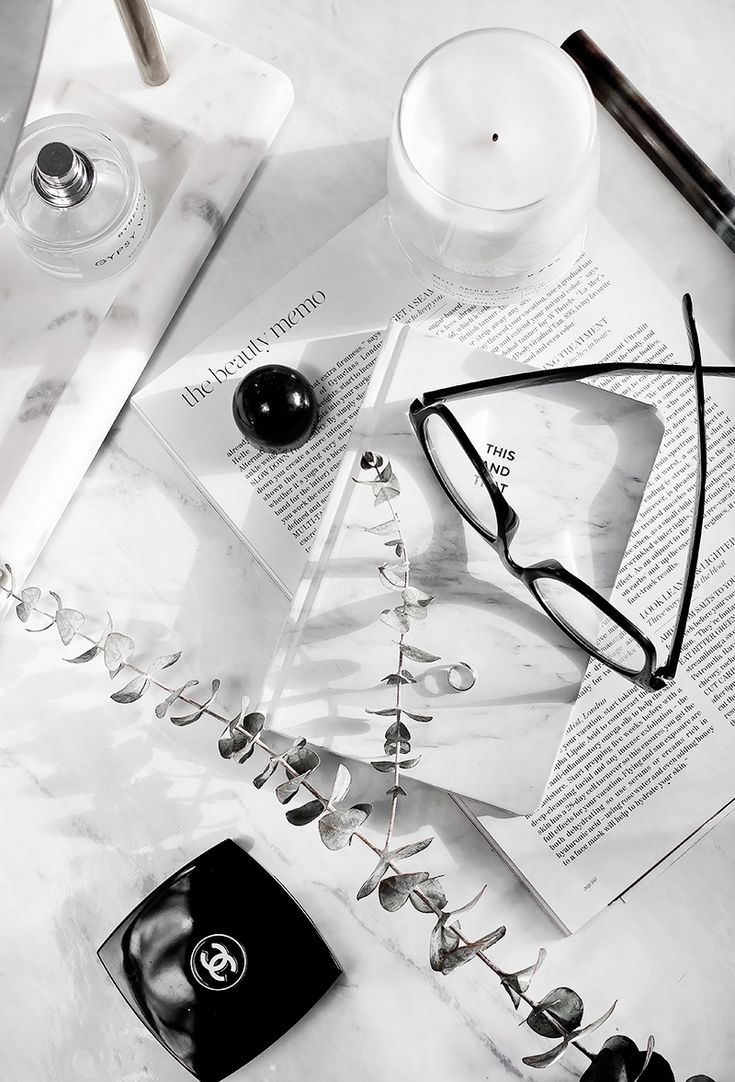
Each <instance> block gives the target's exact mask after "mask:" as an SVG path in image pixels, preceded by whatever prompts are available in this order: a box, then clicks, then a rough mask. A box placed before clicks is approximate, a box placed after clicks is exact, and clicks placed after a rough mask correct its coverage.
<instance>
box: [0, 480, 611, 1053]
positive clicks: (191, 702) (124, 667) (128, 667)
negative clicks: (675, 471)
mask: <svg viewBox="0 0 735 1082" xmlns="http://www.w3.org/2000/svg"><path fill="white" fill-rule="evenodd" d="M386 502H387V503H388V504H389V509H390V511H391V514H392V515H393V518H394V520H395V522H396V525H397V528H398V530H399V536H400V539H401V543H402V544H403V535H402V533H401V532H400V520H399V518H398V515H397V513H396V511H395V509H394V507H393V506H392V503H391V501H390V500H387V501H386ZM404 554H405V553H404ZM405 559H406V565H407V566H406V570H405V587H407V586H408V584H409V561H408V558H407V557H405ZM4 570H5V567H4V566H3V565H0V591H2V592H4V593H5V594H6V595H7V596H8V598H9V599H12V600H15V601H17V602H19V603H22V601H23V599H22V597H21V596H19V595H18V594H17V593H16V592H15V589H14V585H13V582H12V573H11V584H10V586H6V585H5V583H4V581H2V580H3V571H4ZM405 587H404V588H405ZM33 611H34V612H36V613H38V615H39V616H41V617H43V618H45V619H46V620H48V621H49V623H48V625H47V626H46V627H44V628H39V629H38V630H48V629H49V628H51V627H53V626H54V624H55V623H56V614H53V613H49V612H46V611H45V610H44V609H41V608H39V607H37V606H35V605H34V606H33ZM34 630H35V629H34ZM76 637H78V638H81V639H83V640H84V641H86V642H88V643H90V644H91V645H97V643H98V640H97V639H93V638H92V637H91V636H90V635H88V634H87V633H86V632H84V631H82V630H79V631H75V632H74V636H73V638H76ZM402 664H403V633H402V634H401V637H400V641H399V665H398V672H399V673H400V671H401V668H402ZM120 671H121V672H125V671H127V672H129V673H132V674H135V675H137V676H144V677H146V679H147V680H148V681H149V683H150V684H152V685H153V686H155V687H157V688H158V689H159V690H160V691H163V692H165V693H167V694H169V695H171V694H173V692H174V691H175V689H174V688H172V687H170V686H169V685H168V684H166V683H164V682H163V681H162V680H160V679H159V678H157V677H156V676H153V675H150V674H148V673H147V672H146V670H145V669H141V668H139V667H138V666H137V665H135V664H133V663H132V662H130V661H124V662H123V663H122V664H121V667H120ZM400 690H401V684H400V683H399V684H397V685H396V708H397V709H398V710H399V711H400V709H401V705H400V704H401V696H400ZM179 700H180V701H181V702H183V703H186V704H187V705H188V706H193V707H195V708H196V709H198V710H202V714H207V715H208V716H209V717H211V718H212V719H213V720H215V721H217V722H218V723H219V724H220V725H222V726H229V724H230V719H229V718H227V717H225V716H224V715H223V714H220V713H219V712H218V711H217V710H214V709H212V708H211V707H210V706H204V707H203V708H202V704H201V703H199V702H197V701H196V700H195V699H192V698H191V697H190V696H188V695H185V694H181V695H179V696H177V699H176V701H179ZM398 717H399V718H400V713H399V715H398ZM252 743H253V744H254V745H255V746H256V747H258V748H259V749H260V750H261V751H263V752H265V753H266V754H267V755H268V756H270V757H271V758H275V759H276V760H277V761H278V764H279V765H280V766H281V767H282V768H283V770H284V771H285V773H286V774H287V775H288V776H289V777H290V778H296V777H297V776H299V775H298V772H297V771H296V770H295V769H294V768H293V767H292V766H291V765H290V764H289V763H287V762H286V761H285V760H284V758H283V755H284V754H285V753H280V754H279V753H278V752H277V751H276V750H275V749H274V748H272V747H271V746H270V745H269V744H268V743H267V742H266V741H265V740H263V739H262V737H260V736H256V737H254V738H253V740H252ZM399 748H400V743H399V745H398V748H397V749H396V763H395V772H394V778H395V785H398V783H399V779H400V766H399V761H398V757H399V750H398V749H399ZM301 787H302V788H303V789H305V790H306V792H308V793H309V794H310V795H311V796H312V797H314V799H316V800H319V801H320V802H321V803H322V804H323V806H324V809H325V811H335V810H336V809H335V805H334V804H333V803H332V801H331V799H330V798H328V797H326V796H325V795H324V794H323V793H321V792H320V791H319V789H317V788H316V786H314V785H313V784H312V783H311V782H310V781H308V779H306V778H304V779H303V780H302V781H301ZM398 797H399V794H398V793H395V792H394V793H393V795H392V801H391V810H390V818H389V823H388V829H387V833H386V840H385V844H384V846H383V847H382V848H381V847H379V846H377V845H376V844H375V843H374V842H373V841H371V840H370V838H368V837H367V835H365V834H363V833H362V832H361V831H359V830H355V831H354V832H353V833H352V837H353V838H356V839H357V840H358V841H359V842H361V843H362V844H363V845H364V846H366V848H368V849H369V850H370V851H371V852H372V853H373V854H374V855H375V856H378V857H380V856H381V855H382V854H383V853H384V852H385V851H386V850H387V849H388V847H389V844H390V841H391V838H392V834H393V830H394V826H395V821H396V814H397V808H398ZM387 867H388V868H389V869H390V870H391V871H392V872H393V873H394V874H396V875H402V874H404V873H403V870H402V869H401V867H400V865H398V864H397V863H396V862H395V861H389V862H388V865H387ZM411 893H412V894H414V895H415V896H416V897H417V898H418V899H420V900H421V901H422V902H423V903H424V905H426V906H427V907H428V908H429V909H430V910H431V911H432V913H433V914H434V915H435V916H437V917H441V916H442V915H443V910H442V909H441V908H440V907H439V906H438V905H437V904H436V903H435V902H434V901H433V900H432V899H431V898H430V897H428V896H427V895H426V894H425V893H423V892H422V890H421V888H420V887H415V888H414V889H413V891H412V892H411ZM455 931H456V934H457V936H458V938H459V940H460V941H461V942H462V943H463V944H465V945H466V946H469V945H470V944H471V940H470V939H468V938H467V936H465V935H464V934H463V933H462V932H461V930H459V929H455ZM474 957H476V958H477V959H478V960H479V961H480V962H482V963H483V965H485V966H486V967H487V968H488V969H490V970H491V971H492V972H493V973H494V974H495V975H496V976H497V977H498V978H499V979H500V980H501V981H502V980H503V979H504V978H505V977H507V976H508V974H507V973H506V972H505V971H504V970H503V969H501V968H500V967H498V966H496V965H495V964H494V963H493V961H492V960H491V959H490V958H489V957H488V956H487V954H486V953H485V952H484V951H478V952H477V953H476V954H475V956H474ZM518 994H519V998H520V999H521V1000H523V1002H524V1003H526V1005H527V1006H528V1007H530V1008H531V1009H532V1010H533V1009H535V1008H536V1007H537V1004H536V1002H535V1001H534V1000H533V999H532V998H531V997H530V996H529V995H527V994H526V993H523V992H519V993H518ZM544 1016H545V1017H546V1018H547V1019H548V1021H549V1022H550V1023H551V1024H552V1026H553V1027H554V1028H555V1029H556V1030H557V1031H558V1033H559V1035H560V1036H562V1037H563V1036H566V1032H567V1031H566V1030H565V1028H564V1026H563V1025H562V1024H561V1023H560V1022H559V1021H558V1019H556V1018H555V1017H554V1016H553V1015H552V1014H549V1013H548V1012H547V1011H544ZM570 1043H571V1044H572V1045H573V1046H574V1047H576V1048H577V1050H578V1051H579V1052H581V1053H582V1054H583V1055H584V1056H586V1057H587V1059H589V1060H594V1058H595V1056H594V1055H593V1054H592V1053H591V1052H589V1051H588V1049H586V1048H585V1047H584V1046H583V1045H582V1044H580V1043H579V1042H578V1041H576V1040H575V1041H572V1042H570Z"/></svg>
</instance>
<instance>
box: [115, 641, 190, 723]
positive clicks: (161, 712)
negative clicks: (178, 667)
mask: <svg viewBox="0 0 735 1082" xmlns="http://www.w3.org/2000/svg"><path fill="white" fill-rule="evenodd" d="M98 649H99V647H98ZM198 683H199V681H198V680H187V681H186V683H185V684H182V685H181V687H180V688H176V689H175V691H172V692H171V694H170V695H167V696H166V698H165V699H164V700H163V702H162V703H159V704H158V706H157V707H156V709H155V711H154V713H155V715H156V717H157V718H165V717H166V714H167V713H168V710H169V708H170V707H172V706H173V704H174V703H175V702H176V700H177V699H180V698H181V696H182V695H184V694H185V693H186V692H187V691H188V690H189V688H193V687H196V685H197V684H198Z"/></svg>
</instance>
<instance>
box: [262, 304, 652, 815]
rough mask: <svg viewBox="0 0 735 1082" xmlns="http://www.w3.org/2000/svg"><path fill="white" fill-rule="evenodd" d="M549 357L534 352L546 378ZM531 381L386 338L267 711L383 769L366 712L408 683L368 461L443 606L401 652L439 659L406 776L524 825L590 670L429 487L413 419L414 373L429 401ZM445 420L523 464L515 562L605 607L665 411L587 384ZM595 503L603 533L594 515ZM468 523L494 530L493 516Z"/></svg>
mask: <svg viewBox="0 0 735 1082" xmlns="http://www.w3.org/2000/svg"><path fill="white" fill-rule="evenodd" d="M475 331H476V333H477V334H479V333H480V332H479V330H477V329H475ZM543 356H544V354H543V353H542V352H541V349H540V348H539V359H538V363H539V364H541V363H543V361H542V358H543ZM525 371H527V368H526V367H525V365H523V364H521V363H518V362H513V361H510V360H508V359H506V358H503V357H496V356H493V355H492V354H491V353H488V352H484V351H483V350H480V349H476V348H473V344H470V343H465V344H462V343H460V342H459V341H458V340H455V341H447V340H446V339H445V338H444V339H443V338H439V337H437V336H436V335H428V334H426V333H422V327H421V325H419V326H418V327H416V326H414V327H411V328H406V326H405V325H401V324H398V323H394V324H392V325H391V327H390V329H389V331H388V332H387V333H386V335H385V338H384V345H383V349H382V351H381V354H380V356H379V357H378V359H377V361H376V367H375V370H374V374H373V379H372V381H371V383H370V387H369V389H368V391H367V392H366V396H365V400H364V405H363V410H362V411H361V412H360V413H359V414H358V417H357V421H356V423H355V427H354V430H353V433H352V436H351V438H350V441H349V443H348V445H347V449H346V451H345V455H344V461H343V465H342V467H341V470H340V473H339V475H338V477H337V480H336V481H335V489H336V491H335V493H334V494H332V495H330V502H329V504H328V507H327V511H326V512H325V516H324V520H323V521H322V523H321V525H320V528H319V532H318V534H317V537H316V539H315V541H314V545H313V547H312V550H311V552H310V554H309V562H308V564H307V567H306V571H305V573H304V576H303V581H302V583H301V585H300V586H299V590H298V592H297V594H296V597H295V599H294V606H293V609H292V610H291V612H290V613H289V616H288V619H287V621H286V624H285V627H284V634H283V637H282V639H281V641H280V642H279V646H278V649H277V651H276V654H275V655H274V659H273V663H272V665H271V668H270V672H269V679H268V684H267V690H266V691H265V692H264V693H263V696H262V702H261V705H262V707H263V709H264V710H265V711H266V714H267V716H268V724H269V725H270V726H271V727H272V728H273V729H275V730H276V732H280V733H284V734H287V735H289V736H290V737H292V738H293V739H295V738H297V737H300V736H304V737H306V738H307V739H308V740H309V741H310V742H313V743H314V744H315V745H317V746H318V747H326V748H329V749H330V750H331V751H333V752H335V753H336V754H338V755H347V756H349V757H350V758H357V759H358V760H361V761H362V762H368V763H369V762H370V761H371V760H374V759H376V758H379V757H380V754H379V753H380V750H381V745H382V743H383V733H384V732H385V730H386V727H387V726H388V725H390V724H391V720H392V719H391V718H389V717H382V716H376V715H372V716H371V715H368V714H367V713H366V708H370V709H371V710H377V709H381V708H383V709H384V708H386V707H391V706H392V705H393V704H394V699H395V689H392V688H391V689H389V688H387V687H386V685H385V684H383V683H381V682H380V681H381V679H382V677H383V676H384V674H385V673H386V672H391V671H396V669H397V662H396V647H395V645H394V643H395V640H396V633H395V631H393V630H389V629H388V628H386V627H385V625H384V624H381V623H379V622H378V620H379V616H380V613H381V612H384V611H389V610H390V609H392V608H393V606H394V605H395V604H396V603H397V601H398V600H399V599H400V595H397V594H396V593H395V592H394V591H392V590H391V589H390V588H388V587H387V586H386V585H385V584H384V583H382V582H381V581H380V580H379V578H378V574H377V571H376V565H377V564H380V563H386V562H392V561H393V552H392V550H387V552H386V549H385V548H384V547H381V541H387V540H388V538H386V537H376V536H374V535H372V534H369V533H367V532H366V529H365V528H366V527H367V526H374V525H376V524H377V523H379V522H382V521H385V520H386V519H387V520H390V518H391V515H390V514H388V513H386V508H385V506H384V505H380V506H379V507H374V506H373V494H372V490H371V488H370V486H368V485H367V484H355V483H354V479H355V478H362V480H363V481H364V480H365V478H366V477H367V476H370V474H365V473H364V472H362V471H361V470H360V458H361V455H362V452H363V450H364V449H365V448H366V447H369V448H372V449H373V450H374V451H376V452H378V453H380V454H381V455H382V456H383V458H384V459H385V460H386V461H389V462H390V463H391V465H392V468H393V469H394V470H395V472H396V474H397V476H398V478H399V482H400V486H401V492H400V496H399V497H397V498H396V500H395V501H394V510H395V513H396V514H397V515H399V516H400V520H401V524H402V525H401V530H402V531H403V534H402V535H403V537H404V539H405V543H406V548H407V552H408V558H409V559H410V582H411V584H412V585H414V586H416V587H418V588H419V589H424V590H427V591H428V592H429V593H432V594H435V595H436V598H435V600H434V602H433V604H432V605H431V606H430V608H429V609H428V615H427V619H426V620H425V622H421V623H418V622H413V623H412V625H411V628H410V631H409V633H408V635H407V636H406V641H407V642H408V643H411V644H414V645H416V646H418V647H420V648H422V649H425V650H428V651H430V652H431V653H432V654H436V655H438V660H436V661H434V662H433V663H431V664H429V665H418V666H416V665H412V664H411V663H410V659H409V661H408V662H407V667H408V668H409V669H410V670H412V671H413V672H414V674H415V676H416V677H417V678H418V679H417V681H416V683H415V684H414V685H411V687H407V688H405V689H404V692H405V694H404V696H403V701H404V706H405V709H406V710H410V711H413V712H414V713H418V714H419V715H424V716H426V715H428V716H429V717H430V718H431V719H432V720H431V723H430V724H428V725H424V724H421V723H416V724H413V723H412V721H411V720H410V718H409V719H408V720H406V719H403V720H404V723H405V724H407V726H408V728H409V730H410V731H411V732H412V737H413V748H412V752H411V754H412V755H415V754H418V755H419V756H420V761H419V762H418V763H417V764H415V768H414V769H413V770H412V773H411V777H412V778H414V779H416V780H418V781H423V782H427V783H428V784H430V785H435V786H438V787H440V788H444V789H450V790H451V791H452V792H455V793H457V794H458V795H460V796H474V797H475V799H477V800H481V801H484V802H485V803H486V804H492V805H494V806H495V807H497V808H500V809H503V810H507V811H510V812H513V813H515V814H521V813H523V814H527V813H530V812H533V811H535V810H536V808H537V807H538V806H539V804H540V803H541V800H542V797H543V794H544V790H545V788H546V783H547V781H548V779H549V775H550V774H551V771H552V769H553V766H554V762H555V761H556V756H557V752H558V750H559V745H560V743H561V740H562V737H563V735H564V731H565V729H566V726H567V723H568V721H569V717H570V715H571V712H572V709H573V706H574V704H575V702H576V699H577V695H578V693H579V690H580V687H581V685H582V681H583V678H584V674H585V671H586V668H587V660H588V655H587V654H586V653H585V652H584V651H582V650H579V649H576V648H574V646H573V645H572V644H570V643H569V639H568V636H566V635H565V634H564V633H563V632H562V631H561V630H559V629H558V628H557V627H556V625H555V624H554V623H553V621H551V620H549V619H547V618H546V617H545V616H544V614H543V613H540V612H537V611H536V606H535V604H534V602H533V600H532V599H531V597H530V595H529V593H528V591H527V589H526V587H525V585H524V584H523V583H522V582H520V581H518V580H517V579H514V578H513V577H512V576H511V575H509V574H507V573H504V571H503V569H502V565H499V557H498V555H497V553H496V552H494V551H493V550H492V549H491V548H490V547H489V546H488V545H487V544H486V542H485V541H484V540H483V539H482V538H481V537H479V536H478V535H477V533H476V532H475V531H474V530H473V529H472V528H470V527H469V526H468V525H467V524H466V523H463V522H462V521H461V520H460V518H459V516H458V515H457V513H456V510H455V508H454V507H453V506H452V504H451V503H450V501H449V500H447V499H446V497H445V495H444V493H443V492H442V491H441V489H440V488H439V486H438V485H436V484H435V483H434V479H433V476H432V473H431V469H430V467H429V465H428V463H427V461H426V458H425V456H424V454H423V451H422V450H421V448H420V446H419V444H418V441H417V440H416V437H415V435H414V433H413V430H412V428H411V425H410V422H409V419H408V407H409V405H410V403H411V401H412V399H413V398H414V397H415V394H416V390H417V375H416V374H417V373H418V372H420V374H421V375H420V380H421V382H420V387H421V390H422V391H423V393H424V394H426V393H427V392H429V391H432V390H435V389H437V388H439V387H445V386H446V385H447V381H448V379H450V376H449V375H448V373H451V381H452V383H454V384H461V383H470V382H473V381H475V380H479V379H490V378H492V377H494V376H500V375H506V374H513V373H520V372H525ZM450 408H451V409H452V412H453V414H454V416H455V417H456V418H457V419H458V420H459V422H460V424H462V425H463V427H464V430H465V432H467V433H468V434H469V436H470V438H471V439H472V440H473V442H474V445H475V446H476V447H478V448H480V449H481V451H484V449H485V446H486V445H487V443H488V441H489V440H492V441H493V442H494V443H495V445H496V446H499V447H502V448H506V449H509V450H510V451H511V453H512V454H513V455H514V458H513V459H512V460H511V461H512V467H511V466H506V469H507V474H506V475H504V477H505V478H507V482H505V483H507V491H506V492H504V496H505V497H506V499H507V500H508V501H509V503H510V504H511V506H512V507H513V510H514V511H515V513H516V514H517V515H518V517H519V521H520V523H521V526H520V528H519V531H518V534H519V537H518V541H517V542H516V541H515V539H514V541H513V545H512V548H511V551H512V553H513V558H514V559H516V560H517V561H518V562H519V563H520V564H522V565H523V566H530V565H531V564H534V563H536V562H537V561H539V560H543V559H547V558H548V554H549V553H551V552H553V553H554V554H555V555H560V556H562V557H563V561H564V563H565V566H567V568H568V569H569V570H571V571H573V572H574V573H575V574H577V575H579V576H580V577H581V578H583V579H584V581H585V582H589V583H590V584H594V586H595V587H596V589H598V590H600V591H601V592H602V593H603V594H607V595H608V596H609V594H610V592H611V590H612V586H613V584H614V582H615V576H616V573H617V570H618V568H619V566H620V562H621V560H622V557H623V553H624V551H625V546H626V543H627V540H628V537H629V534H630V531H631V529H632V527H633V523H634V521H635V516H636V514H637V511H638V507H639V505H640V501H641V498H642V496H643V491H644V488H645V484H646V480H647V478H648V475H649V473H650V470H651V467H652V465H653V462H654V459H655V457H656V452H657V450H658V446H659V443H660V440H661V435H662V424H661V421H660V419H659V418H658V417H657V416H656V414H655V411H654V410H653V409H652V408H651V407H650V406H648V405H644V404H642V403H638V402H632V401H631V400H630V399H625V398H622V397H618V396H614V395H610V394H608V393H607V392H605V391H603V390H601V389H600V388H599V387H590V386H588V385H578V386H576V387H574V388H570V387H568V386H565V387H564V388H563V389H561V390H559V389H558V388H557V389H551V390H549V389H548V388H547V389H546V391H545V393H542V394H541V395H535V394H534V395H529V394H526V393H524V392H513V391H508V392H505V393H504V395H503V396H502V398H501V399H500V400H498V399H496V398H490V399H489V400H487V399H465V400H464V401H462V400H459V401H456V402H453V403H452V404H451V407H450ZM621 449H624V452H625V453H624V455H621ZM445 454H446V452H445ZM448 457H449V456H448V455H447V458H448ZM445 461H446V459H445ZM450 461H451V459H450ZM491 461H492V460H491ZM501 461H502V460H501ZM580 462H583V463H584V468H583V469H582V470H579V469H577V468H575V466H578V464H579V463H580ZM457 473H458V474H459V476H461V471H457ZM455 475H456V474H455ZM373 476H374V475H373ZM500 483H501V484H503V483H504V480H503V479H500ZM465 491H466V490H465ZM596 504H597V505H598V506H600V505H603V506H604V507H605V514H604V516H599V515H595V514H594V513H593V511H592V509H593V508H594V507H595V505H596ZM474 506H475V507H476V508H477V510H478V513H479V514H480V515H482V510H481V509H482V508H483V501H482V499H479V498H478V500H477V502H476V504H475V505H474ZM601 518H602V523H601V522H600V519H601ZM395 533H396V531H394V533H393V535H390V534H389V535H388V537H390V536H395ZM460 660H461V661H465V662H467V663H469V664H471V665H472V666H473V667H474V668H475V670H476V672H477V681H476V683H475V686H474V687H473V688H472V689H470V690H468V691H466V692H464V693H463V694H461V695H457V694H456V692H455V691H454V690H453V689H452V687H451V686H450V685H449V682H448V679H447V674H448V671H449V667H450V665H451V664H452V663H453V662H455V661H460ZM381 666H382V667H381Z"/></svg>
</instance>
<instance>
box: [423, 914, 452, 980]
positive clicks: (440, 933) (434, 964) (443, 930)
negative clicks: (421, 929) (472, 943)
mask: <svg viewBox="0 0 735 1082" xmlns="http://www.w3.org/2000/svg"><path fill="white" fill-rule="evenodd" d="M459 943H460V939H459V933H458V932H457V931H456V929H455V928H448V927H447V918H446V914H442V916H441V917H439V920H438V921H437V922H436V924H435V925H434V927H433V928H432V930H431V939H430V941H429V965H430V966H431V968H432V969H433V970H434V972H435V973H441V972H442V967H443V965H444V959H445V958H446V956H447V955H448V954H451V953H452V951H454V950H456V949H457V947H458V946H459Z"/></svg>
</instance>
